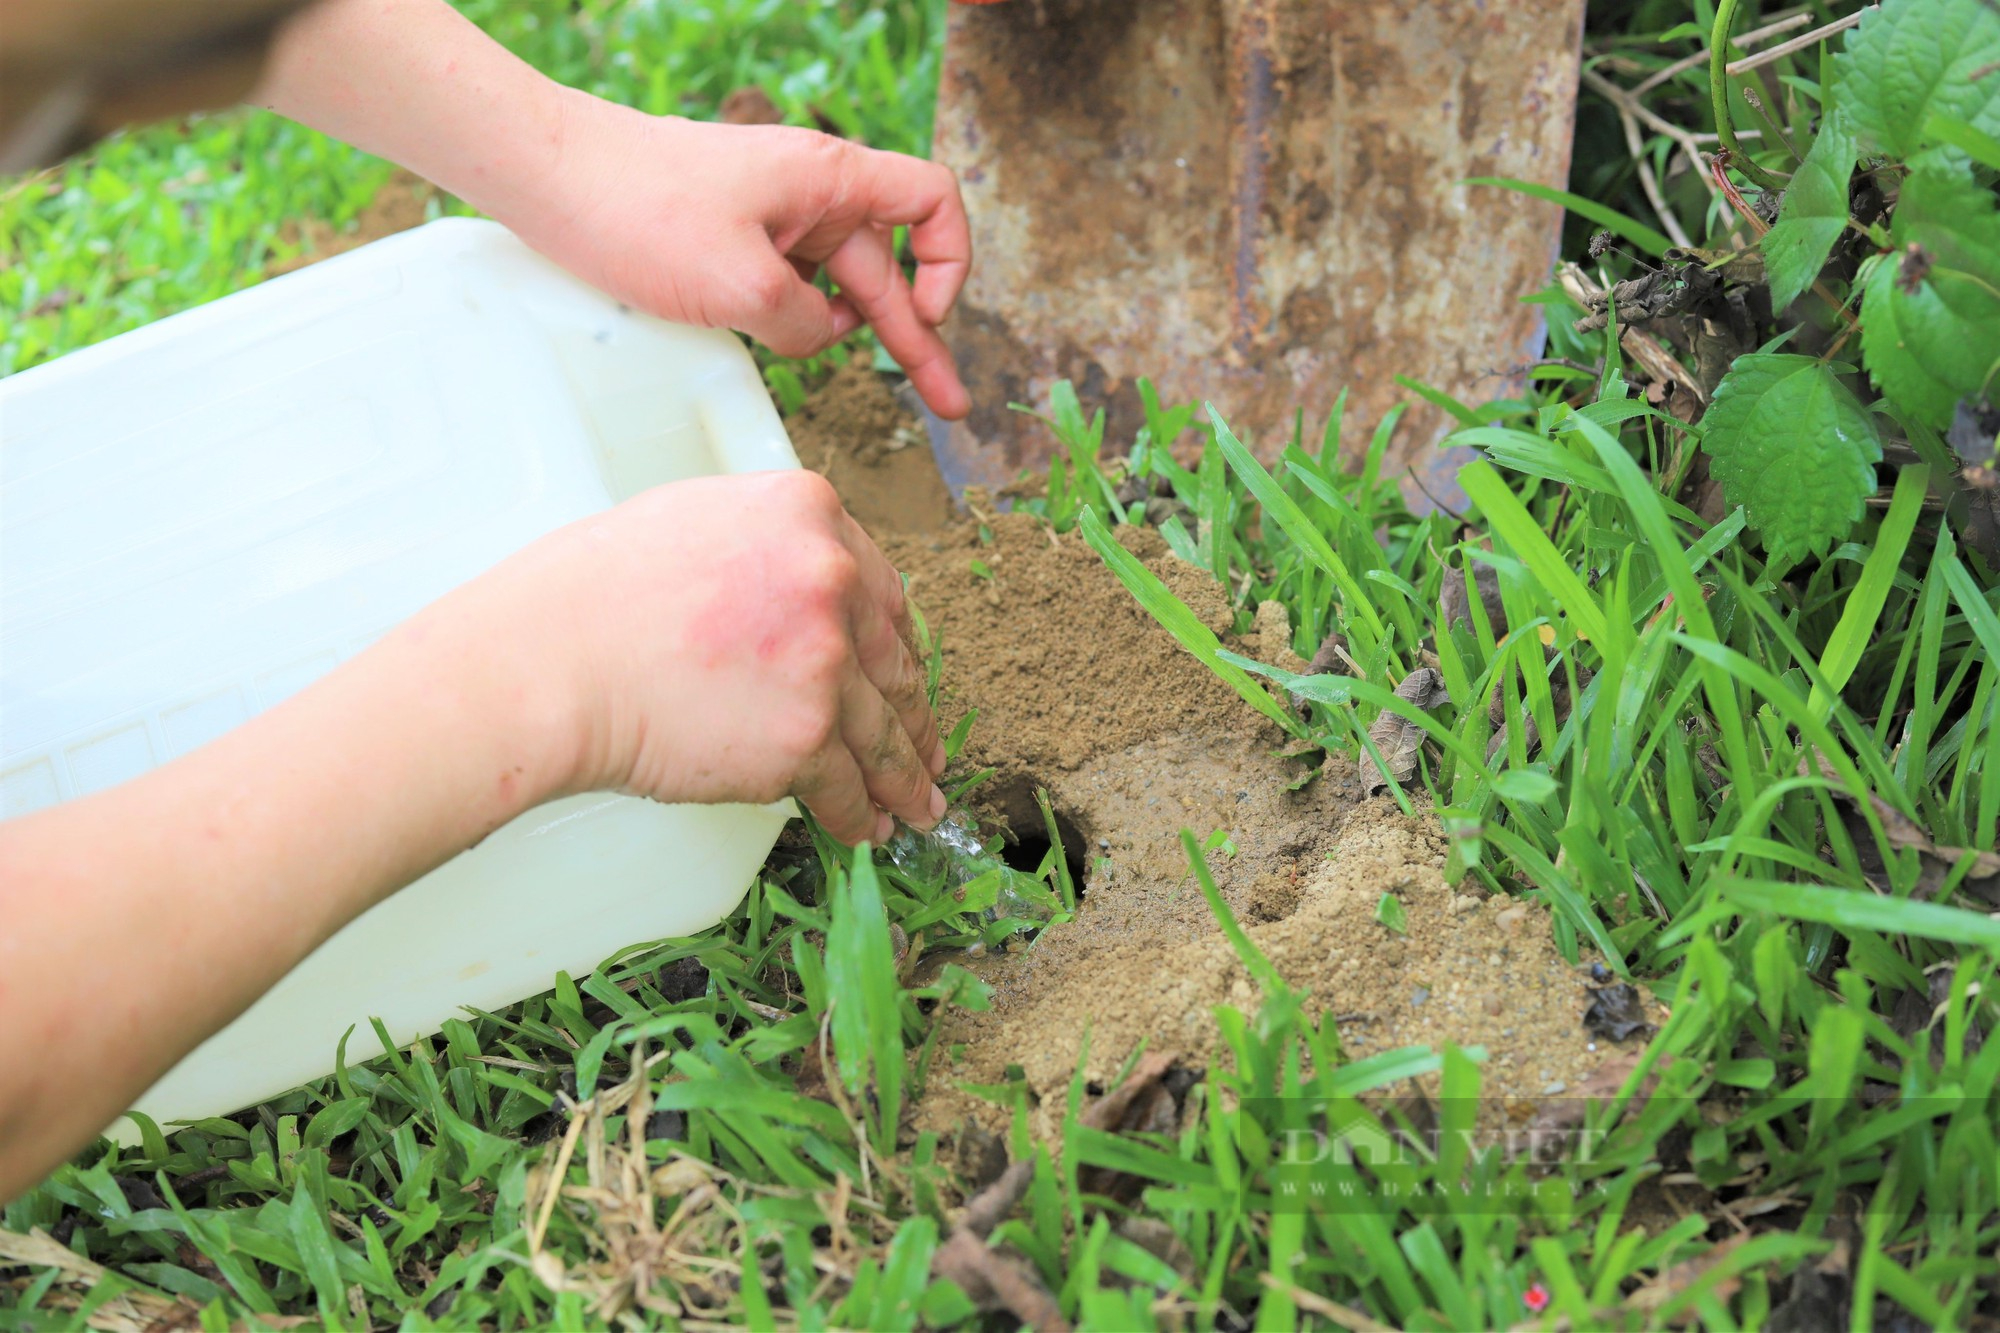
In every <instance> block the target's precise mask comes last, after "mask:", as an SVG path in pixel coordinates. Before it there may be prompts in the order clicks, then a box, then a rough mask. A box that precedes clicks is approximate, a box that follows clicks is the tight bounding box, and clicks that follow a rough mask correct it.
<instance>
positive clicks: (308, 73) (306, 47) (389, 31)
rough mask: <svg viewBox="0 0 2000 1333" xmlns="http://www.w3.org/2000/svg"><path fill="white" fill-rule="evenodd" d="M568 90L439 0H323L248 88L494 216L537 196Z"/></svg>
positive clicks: (556, 150) (553, 158)
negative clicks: (262, 73) (251, 87)
mask: <svg viewBox="0 0 2000 1333" xmlns="http://www.w3.org/2000/svg"><path fill="white" fill-rule="evenodd" d="M569 99H570V94H569V93H568V90H566V89H564V88H562V87H561V86H560V85H558V84H556V83H554V82H553V81H551V80H550V79H548V78H546V77H545V76H543V75H542V74H540V73H539V72H537V71H536V70H535V69H533V68H532V67H531V66H529V65H528V64H526V63H525V62H523V61H521V60H519V59H517V58H516V57H515V56H514V55H513V54H512V53H510V52H509V51H508V50H507V49H506V48H505V47H503V46H501V45H500V44H499V43H498V42H496V41H494V40H493V39H491V38H490V37H487V36H486V35H485V34H484V33H483V32H481V31H480V30H479V28H478V27H477V26H476V25H474V24H473V23H472V22H471V21H470V20H469V19H467V18H465V17H464V16H463V15H461V14H460V13H459V12H458V11H457V10H455V9H453V8H452V7H451V5H449V4H448V3H446V0H322V2H321V3H319V4H316V5H313V6H312V7H310V8H309V9H307V10H305V11H304V12H303V13H301V14H300V15H299V16H298V17H297V18H295V19H293V20H292V21H291V22H289V23H288V24H286V25H285V27H284V29H283V30H282V31H281V33H280V34H279V37H278V41H277V43H276V44H275V46H274V47H273V49H272V52H271V56H270V61H269V63H268V65H267V66H266V69H265V73H264V78H263V81H262V82H261V83H260V84H259V86H258V88H257V90H256V92H255V93H254V94H253V95H252V97H251V100H252V101H253V102H255V103H256V104H257V105H259V106H263V107H266V108H268V109H270V110H272V111H276V112H278V113H279V114H281V115H285V116H289V117H291V118H292V119H293V120H297V121H300V122H301V123H303V124H306V125H310V126H312V127H313V128H314V129H317V130H321V131H324V132H325V133H327V134H330V135H333V136H334V137H335V138H338V139H343V140H345V141H347V142H348V143H351V144H354V145H355V146H357V147H359V148H364V149H366V150H368V151H369V152H371V153H375V154H377V155H379V156H381V157H386V158H388V159H389V160H390V161H392V162H396V163H399V164H401V165H402V166H405V167H408V168H409V169H410V170H412V171H414V172H416V173H417V174H419V175H421V176H423V177H425V178H426V179H427V180H430V181H433V182H435V183H436V184H438V185H440V186H442V187H444V188H445V189H447V190H449V191H451V192H452V193H453V194H455V195H457V196H459V197H460V198H462V199H464V200H465V201H466V202H468V203H470V204H471V205H472V206H473V207H475V208H478V209H480V210H481V211H483V212H486V213H488V214H491V215H492V216H494V217H497V218H500V219H501V220H502V221H509V220H511V219H512V218H513V217H515V216H516V215H519V214H521V213H523V212H525V211H527V210H528V209H529V208H530V206H532V205H534V204H537V203H542V202H546V198H545V196H546V189H545V183H546V182H547V181H548V180H549V179H550V177H551V175H552V173H553V171H554V169H555V165H556V163H557V161H558V160H559V158H560V156H561V154H562V149H563V126H564V117H565V115H566V114H567V112H566V107H567V105H568V103H569Z"/></svg>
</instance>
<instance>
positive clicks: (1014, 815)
mask: <svg viewBox="0 0 2000 1333" xmlns="http://www.w3.org/2000/svg"><path fill="white" fill-rule="evenodd" d="M1041 786H1042V784H1041V783H1040V782H1038V781H1036V780H1035V777H1034V775H1033V774H1031V773H1016V774H1011V775H1009V776H1007V777H1005V778H1004V779H1003V778H996V779H994V782H993V785H992V788H991V792H990V795H989V796H988V798H987V799H989V800H990V801H991V802H992V803H993V806H994V809H995V811H996V812H997V813H998V814H999V816H1000V819H1001V822H1002V823H1004V824H1005V825H1006V830H1007V836H1006V840H1005V841H1004V842H1003V843H1002V845H1001V849H1000V859H1001V860H1003V861H1005V862H1006V863H1007V864H1008V865H1009V866H1011V867H1012V868H1013V869H1015V870H1018V871H1020V872H1022V873H1023V874H1028V875H1032V874H1034V873H1035V872H1036V871H1037V870H1039V869H1041V865H1042V860H1043V858H1045V857H1046V856H1048V854H1049V830H1048V823H1047V821H1045V820H1044V819H1043V818H1042V808H1041V806H1040V805H1039V804H1037V803H1036V801H1035V792H1036V791H1037V790H1039V789H1040V788H1041ZM1051 808H1052V809H1053V810H1054V811H1055V817H1056V818H1055V823H1056V833H1057V835H1058V836H1059V837H1061V839H1062V854H1063V862H1064V863H1065V864H1066V865H1067V866H1068V867H1069V877H1070V879H1071V881H1072V882H1074V883H1075V885H1076V891H1077V893H1078V895H1079V896H1080V895H1081V894H1082V893H1083V892H1084V888H1085V884H1084V876H1085V872H1086V870H1087V869H1088V866H1089V862H1090V855H1089V854H1090V829H1089V827H1088V824H1087V823H1086V822H1084V821H1080V820H1078V819H1076V818H1075V817H1074V816H1072V815H1071V814H1070V813H1069V812H1068V811H1066V810H1064V809H1063V807H1061V806H1060V805H1053V804H1052V806H1051Z"/></svg>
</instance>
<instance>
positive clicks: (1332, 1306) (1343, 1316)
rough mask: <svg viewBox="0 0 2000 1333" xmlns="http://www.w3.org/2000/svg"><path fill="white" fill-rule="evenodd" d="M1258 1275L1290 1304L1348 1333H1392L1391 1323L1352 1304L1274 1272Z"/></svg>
mask: <svg viewBox="0 0 2000 1333" xmlns="http://www.w3.org/2000/svg"><path fill="white" fill-rule="evenodd" d="M1258 1276H1259V1277H1260V1278H1261V1279H1262V1281H1263V1283H1264V1285H1265V1286H1267V1287H1269V1288H1270V1289H1271V1290H1273V1291H1278V1292H1283V1293H1284V1294H1285V1295H1286V1296H1289V1297H1291V1300H1292V1304H1294V1305H1296V1306H1298V1307H1299V1308H1300V1309H1301V1310H1310V1311H1312V1312H1313V1313H1314V1314H1316V1315H1318V1316H1319V1317H1320V1318H1321V1319H1325V1320H1328V1321H1330V1322H1332V1323H1335V1324H1338V1325H1339V1326H1340V1327H1342V1328H1344V1329H1348V1330H1350V1333H1394V1328H1393V1326H1392V1325H1389V1324H1385V1323H1382V1322H1381V1321H1380V1320H1378V1319H1375V1318H1373V1317H1371V1316H1369V1315H1366V1314H1363V1313H1362V1312H1361V1311H1359V1310H1356V1309H1354V1308H1353V1307H1352V1306H1348V1305H1341V1304H1339V1303H1338V1302H1335V1301H1330V1300H1328V1299H1327V1298H1326V1297H1324V1296H1321V1295H1319V1294H1318V1293H1316V1292H1310V1291H1307V1290H1306V1289H1305V1288H1303V1287H1295V1286H1293V1285H1292V1284H1291V1283H1289V1282H1285V1281H1281V1280H1280V1279H1279V1278H1278V1276H1277V1275H1276V1274H1274V1273H1261V1274H1259V1275H1258Z"/></svg>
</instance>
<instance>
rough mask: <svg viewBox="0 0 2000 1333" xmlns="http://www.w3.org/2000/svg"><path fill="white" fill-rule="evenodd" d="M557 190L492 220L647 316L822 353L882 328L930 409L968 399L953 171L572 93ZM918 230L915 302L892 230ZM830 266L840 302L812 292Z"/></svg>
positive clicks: (821, 139) (544, 190) (960, 230)
mask: <svg viewBox="0 0 2000 1333" xmlns="http://www.w3.org/2000/svg"><path fill="white" fill-rule="evenodd" d="M558 95H559V96H560V97H561V98H562V99H563V111H562V116H561V126H562V128H561V134H560V143H561V147H560V150H559V151H558V152H557V153H556V154H555V155H554V158H553V166H552V167H551V168H550V172H551V175H550V178H549V179H548V180H546V181H545V182H544V183H543V184H542V185H541V187H540V188H538V189H536V190H534V191H531V192H529V193H528V194H527V195H526V196H525V197H522V198H520V199H519V200H518V201H517V202H516V203H515V205H514V207H513V208H512V209H511V210H510V211H509V212H506V213H496V216H498V217H499V218H500V220H501V221H502V222H505V223H507V225H508V226H510V227H512V228H513V229H514V230H515V231H516V232H517V233H519V234H520V235H521V237H522V238H523V239H525V240H526V241H527V242H528V243H529V244H531V245H533V246H534V247H535V248H537V249H538V250H540V251H542V252H543V253H544V254H546V255H548V256H549V257H550V258H552V259H554V260H555V261H556V262H557V263H559V264H561V265H563V266H564V267H565V268H567V269H569V270H570V271H571V272H572V273H575V274H577V275H578V276H579V277H581V278H583V279H584V280H585V281H587V282H590V283H592V284H593V285H595V286H597V287H599V288H602V289H603V290H604V291H607V292H610V293H611V294H612V295H614V296H616V297H618V298H619V299H620V300H623V301H627V302H629V303H630V304H632V305H634V306H637V307H638V308H639V309H641V310H645V311H647V312H649V313H651V314H654V315H658V316H660V317H662V318H665V319H672V320H677V321H680V322H682V323H689V324H701V325H706V326H710V327H727V328H733V329H738V330H740V331H742V332H744V333H747V334H749V335H750V336H751V337H753V338H755V339H757V340H758V341H759V342H761V343H763V344H764V345H765V346H767V347H769V348H770V349H771V350H772V351H774V352H777V353H779V354H780V355H783V356H800V357H802V356H811V355H813V354H814V353H816V352H819V351H821V350H823V349H825V348H826V347H828V346H830V345H832V344H833V343H835V342H838V341H839V340H840V339H842V338H844V337H846V336H847V335H848V334H850V333H852V332H853V331H854V330H855V329H856V328H858V327H860V326H861V325H862V324H869V325H872V326H873V327H874V329H875V333H876V336H877V337H879V338H880V339H881V340H882V346H883V347H884V348H886V349H887V350H888V352H889V354H890V355H891V356H893V357H894V358H895V359H896V361H897V363H898V364H899V365H901V366H902V367H903V369H904V371H905V372H906V373H907V374H908V375H909V377H910V381H911V383H912V384H913V385H915V387H916V390H917V392H918V393H919V394H920V395H922V397H923V400H924V401H925V402H926V403H928V404H929V405H930V407H931V410H932V411H934V412H936V413H937V414H938V415H939V416H942V417H945V418H947V419H950V420H956V419H957V418H959V417H962V416H964V415H965V414H966V412H967V411H968V410H969V409H970V406H971V400H970V399H969V398H968V397H967V395H966V391H965V386H964V385H963V384H962V383H961V382H960V381H959V378H958V371H957V368H956V367H955V366H954V364H953V362H952V357H951V353H950V351H949V350H948V349H947V348H946V347H945V344H944V340H943V339H942V338H941V337H940V336H939V334H938V326H939V325H940V324H942V323H943V321H944V318H945V316H946V314H947V313H949V311H950V310H951V305H952V302H953V301H954V300H956V299H957V296H958V292H959V288H960V287H961V286H963V285H964V282H965V276H966V271H967V269H968V267H969V266H970V263H971V253H972V251H971V244H972V243H971V235H970V232H969V230H968V227H967V224H966V218H965V205H964V203H963V202H962V201H961V200H960V198H959V193H958V182H957V181H956V179H955V178H954V177H953V176H952V174H951V172H950V171H948V170H947V169H946V168H944V167H941V166H938V165H937V164H935V163H931V162H925V161H922V160H920V159H918V158H913V157H907V156H905V155H903V154H901V153H888V152H880V151H877V150H875V149H870V148H864V147H862V146H861V145H859V144H854V143H849V142H848V141H846V140H844V139H837V138H834V137H833V136H831V135H826V134H820V133H817V132H815V131H812V130H805V129H795V128H789V127H786V126H779V125H713V124H704V123H699V122H695V121H689V120H684V119H681V118H680V117H677V116H649V115H646V114H644V113H643V112H639V111H634V110H632V109H630V108H628V107H622V106H617V105H615V104H613V103H610V102H606V101H603V100H601V99H599V98H595V97H590V96H588V95H586V94H583V93H578V92H575V91H574V90H571V89H562V90H560V92H559V94H558ZM897 226H907V227H908V228H909V239H910V249H911V251H912V253H913V254H914V255H915V256H916V259H917V272H916V281H915V284H914V287H913V286H912V284H911V283H910V282H908V281H906V280H905V278H904V276H903V271H902V269H901V267H900V266H899V265H898V264H897V262H896V255H895V248H894V238H893V229H894V228H895V227H897ZM822 268H824V269H825V270H826V272H827V274H828V276H829V277H831V278H832V279H833V281H834V282H835V283H836V284H837V285H838V287H839V292H838V294H837V295H835V296H833V297H832V298H830V299H829V298H828V297H827V296H826V295H825V294H824V293H823V292H821V291H819V290H818V289H817V288H815V287H814V286H813V284H812V279H813V278H814V276H815V275H816V274H817V273H818V272H819V271H820V269H822Z"/></svg>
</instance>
